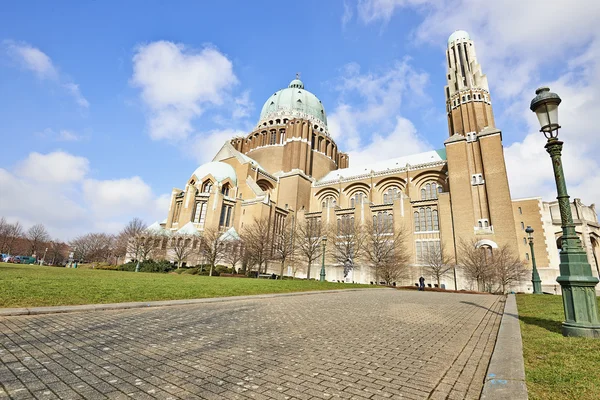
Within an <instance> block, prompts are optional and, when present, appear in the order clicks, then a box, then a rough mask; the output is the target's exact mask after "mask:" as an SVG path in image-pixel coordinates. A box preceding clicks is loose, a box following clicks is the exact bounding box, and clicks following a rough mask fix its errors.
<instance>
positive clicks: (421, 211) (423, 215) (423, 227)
mask: <svg viewBox="0 0 600 400" xmlns="http://www.w3.org/2000/svg"><path fill="white" fill-rule="evenodd" d="M419 214H420V215H421V218H420V220H421V230H422V231H426V230H427V226H426V224H425V209H424V208H421V209H420V210H419Z"/></svg>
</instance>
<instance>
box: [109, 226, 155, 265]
mask: <svg viewBox="0 0 600 400" xmlns="http://www.w3.org/2000/svg"><path fill="white" fill-rule="evenodd" d="M148 238H149V235H148V233H147V232H146V223H145V222H144V221H142V220H141V219H140V218H133V219H132V220H131V221H129V223H128V224H127V225H126V226H125V228H123V230H122V231H121V233H119V237H118V246H117V249H118V250H117V254H120V255H123V256H127V255H128V256H129V257H131V258H132V259H134V260H136V261H143V260H145V259H146V257H148V256H149V255H150V254H151V252H152V245H153V243H152V241H151V240H148ZM123 253H124V254H123Z"/></svg>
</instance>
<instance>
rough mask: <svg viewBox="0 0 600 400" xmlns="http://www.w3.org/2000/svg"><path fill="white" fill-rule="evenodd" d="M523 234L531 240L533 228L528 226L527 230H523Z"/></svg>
mask: <svg viewBox="0 0 600 400" xmlns="http://www.w3.org/2000/svg"><path fill="white" fill-rule="evenodd" d="M525 232H527V236H528V237H529V238H530V239H531V238H532V237H533V228H532V227H530V226H527V228H526V229H525Z"/></svg>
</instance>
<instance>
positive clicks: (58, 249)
mask: <svg viewBox="0 0 600 400" xmlns="http://www.w3.org/2000/svg"><path fill="white" fill-rule="evenodd" d="M48 247H49V248H48V255H47V256H46V258H49V259H50V265H59V264H61V263H63V262H64V261H65V259H66V258H67V254H66V253H67V250H68V246H67V245H66V244H65V243H61V242H58V241H55V240H53V241H51V242H50V246H48Z"/></svg>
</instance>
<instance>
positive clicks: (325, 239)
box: [321, 236, 327, 246]
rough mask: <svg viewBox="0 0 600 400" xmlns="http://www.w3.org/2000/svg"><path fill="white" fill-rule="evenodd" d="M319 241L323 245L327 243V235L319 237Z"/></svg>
mask: <svg viewBox="0 0 600 400" xmlns="http://www.w3.org/2000/svg"><path fill="white" fill-rule="evenodd" d="M321 243H323V246H325V244H326V243H327V236H323V237H322V238H321Z"/></svg>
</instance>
